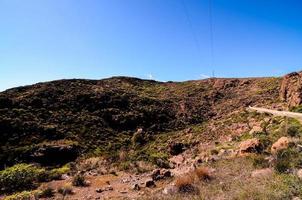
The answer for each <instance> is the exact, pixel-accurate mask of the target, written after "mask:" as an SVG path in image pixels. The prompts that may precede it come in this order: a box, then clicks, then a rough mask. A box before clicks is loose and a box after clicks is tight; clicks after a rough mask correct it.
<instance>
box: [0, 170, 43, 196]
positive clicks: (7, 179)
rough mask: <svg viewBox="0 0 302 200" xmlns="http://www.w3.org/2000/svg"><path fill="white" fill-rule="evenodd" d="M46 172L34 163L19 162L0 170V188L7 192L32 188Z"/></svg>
mask: <svg viewBox="0 0 302 200" xmlns="http://www.w3.org/2000/svg"><path fill="white" fill-rule="evenodd" d="M45 174H46V171H45V170H44V169H41V168H38V167H36V166H34V165H28V164H18V165H15V166H13V167H10V168H7V169H5V170H2V171H0V188H2V189H3V190H4V191H7V192H12V191H21V190H25V189H31V188H33V187H34V186H35V184H36V183H37V182H38V181H39V180H40V179H41V177H45Z"/></svg>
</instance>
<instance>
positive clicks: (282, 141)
mask: <svg viewBox="0 0 302 200" xmlns="http://www.w3.org/2000/svg"><path fill="white" fill-rule="evenodd" d="M288 144H289V139H288V138H287V137H281V138H279V139H278V141H277V142H275V143H274V144H273V145H272V148H271V153H272V154H276V153H277V152H278V151H280V150H283V149H287V148H288Z"/></svg>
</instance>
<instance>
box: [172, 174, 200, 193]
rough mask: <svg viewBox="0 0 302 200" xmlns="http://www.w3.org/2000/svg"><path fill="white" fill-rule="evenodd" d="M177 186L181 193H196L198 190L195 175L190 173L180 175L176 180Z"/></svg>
mask: <svg viewBox="0 0 302 200" xmlns="http://www.w3.org/2000/svg"><path fill="white" fill-rule="evenodd" d="M175 186H176V187H177V189H178V191H179V192H180V193H195V192H196V191H197V188H196V186H195V185H194V176H191V175H189V174H186V175H184V176H182V177H178V178H177V179H176V180H175Z"/></svg>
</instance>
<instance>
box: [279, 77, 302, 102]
mask: <svg viewBox="0 0 302 200" xmlns="http://www.w3.org/2000/svg"><path fill="white" fill-rule="evenodd" d="M301 79H302V73H301V72H300V73H297V72H293V73H290V74H288V75H286V76H284V78H283V80H282V83H281V89H280V93H279V95H280V99H281V100H283V101H284V102H287V104H288V106H289V107H294V106H298V105H300V104H301V103H302V93H301V90H302V85H301Z"/></svg>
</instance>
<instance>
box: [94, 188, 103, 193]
mask: <svg viewBox="0 0 302 200" xmlns="http://www.w3.org/2000/svg"><path fill="white" fill-rule="evenodd" d="M95 191H96V192H97V193H102V192H103V190H102V188H98V189H96V190H95Z"/></svg>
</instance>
